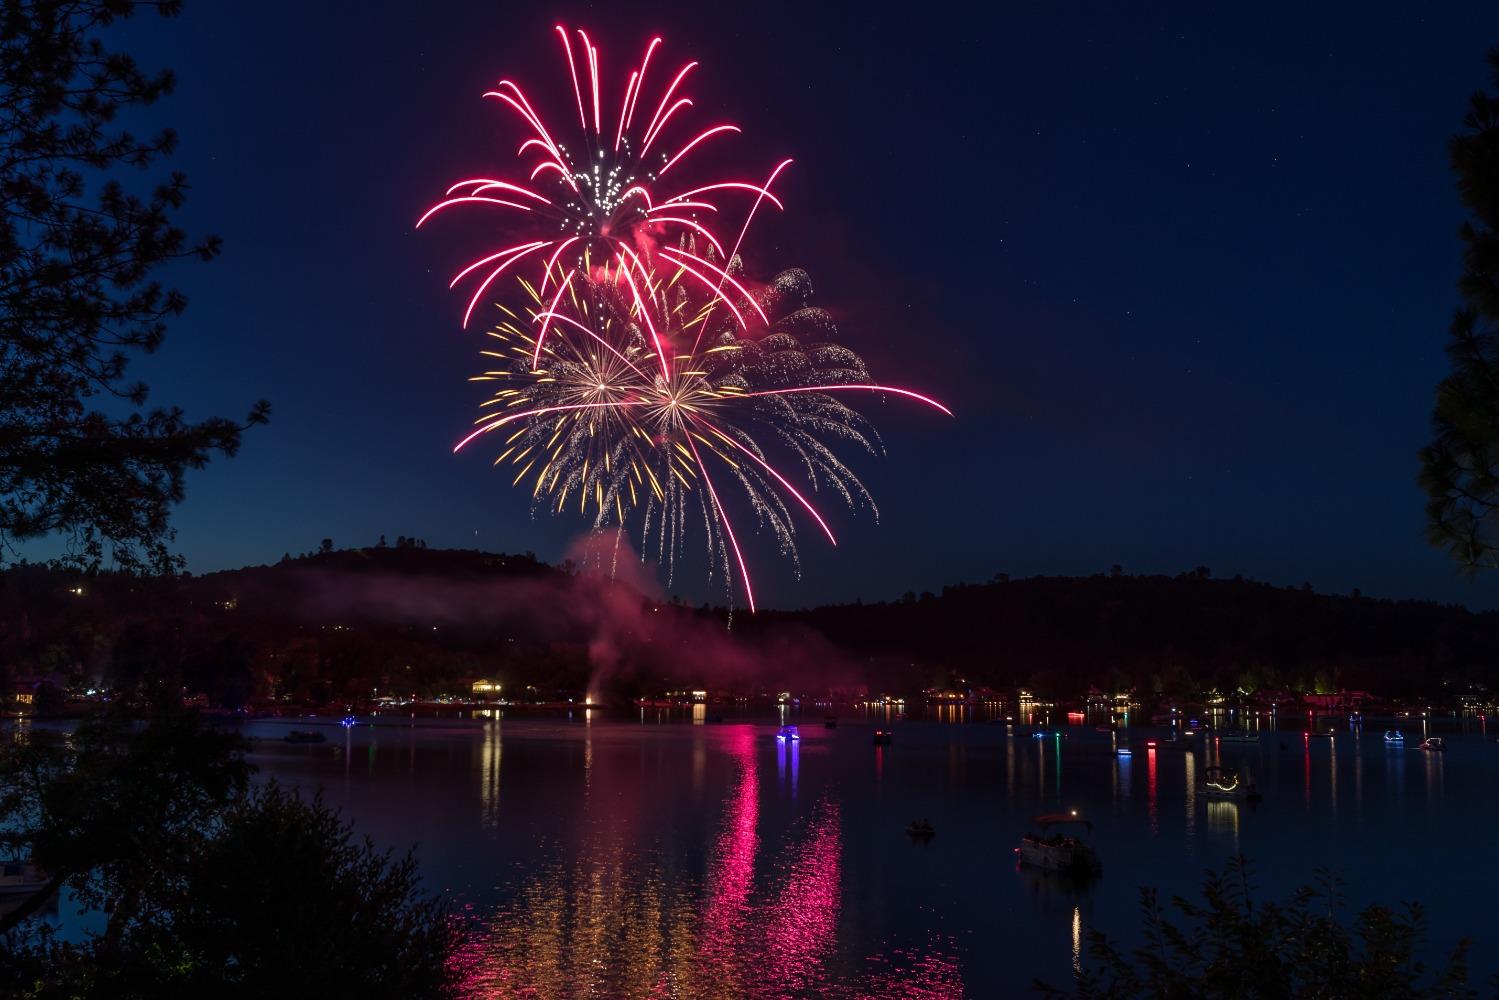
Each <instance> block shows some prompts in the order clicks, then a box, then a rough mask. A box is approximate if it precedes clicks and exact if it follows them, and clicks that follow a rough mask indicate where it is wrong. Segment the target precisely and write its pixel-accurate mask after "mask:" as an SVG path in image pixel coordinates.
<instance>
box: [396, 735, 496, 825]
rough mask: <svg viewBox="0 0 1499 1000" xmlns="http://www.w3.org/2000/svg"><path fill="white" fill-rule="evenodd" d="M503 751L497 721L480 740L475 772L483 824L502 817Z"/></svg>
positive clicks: (480, 816) (491, 822)
mask: <svg viewBox="0 0 1499 1000" xmlns="http://www.w3.org/2000/svg"><path fill="white" fill-rule="evenodd" d="M413 746H414V740H413ZM503 751H504V741H503V740H502V739H501V738H500V724H499V723H498V722H495V723H491V724H489V725H487V726H485V727H484V738H483V739H482V740H480V741H479V745H478V754H479V766H478V767H477V768H475V773H476V774H477V775H478V776H479V823H480V825H481V826H486V827H492V826H494V825H495V824H496V823H498V822H499V819H500V758H501V756H502V754H503Z"/></svg>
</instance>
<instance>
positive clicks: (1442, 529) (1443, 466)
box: [1420, 47, 1499, 573]
mask: <svg viewBox="0 0 1499 1000" xmlns="http://www.w3.org/2000/svg"><path fill="white" fill-rule="evenodd" d="M1488 63H1489V69H1490V72H1491V73H1492V75H1493V82H1494V85H1495V86H1496V87H1499V47H1496V48H1494V49H1492V50H1490V52H1489V54H1488ZM1448 153H1449V156H1450V159H1451V162H1452V169H1453V171H1454V172H1455V173H1456V174H1457V188H1458V192H1459V193H1460V194H1461V195H1462V199H1463V203H1464V204H1465V205H1467V206H1468V209H1469V210H1470V211H1471V212H1472V214H1473V217H1472V218H1471V219H1470V220H1469V221H1468V222H1466V223H1464V224H1463V227H1462V229H1461V231H1460V235H1461V237H1462V241H1463V244H1464V250H1463V275H1462V277H1461V279H1459V281H1458V289H1459V291H1460V292H1461V293H1462V297H1463V305H1462V306H1461V307H1460V308H1459V309H1458V310H1457V313H1456V315H1454V316H1453V318H1452V325H1451V328H1450V336H1451V339H1450V342H1449V343H1448V345H1447V356H1448V357H1449V358H1450V359H1451V362H1452V373H1451V374H1450V375H1448V376H1447V377H1446V378H1444V379H1442V381H1441V382H1440V383H1438V385H1437V390H1436V405H1435V408H1434V410H1433V412H1432V420H1431V422H1432V430H1433V434H1434V440H1433V441H1432V443H1431V444H1429V445H1427V446H1426V447H1425V448H1423V449H1422V450H1421V474H1420V482H1421V486H1422V488H1423V489H1425V491H1426V495H1427V503H1426V534H1427V538H1428V539H1429V540H1430V541H1431V543H1432V544H1433V545H1436V546H1438V547H1439V548H1442V549H1445V550H1446V551H1447V552H1448V553H1449V554H1450V555H1451V556H1452V558H1453V559H1455V560H1456V561H1457V562H1458V564H1459V565H1460V566H1461V567H1462V568H1463V569H1464V570H1466V571H1467V572H1470V573H1472V572H1476V571H1478V570H1480V569H1492V568H1494V567H1495V566H1499V551H1496V548H1495V546H1496V544H1499V536H1496V531H1499V514H1496V511H1499V342H1496V340H1495V324H1496V322H1499V233H1496V229H1499V98H1496V97H1491V96H1489V95H1488V94H1486V93H1484V92H1483V91H1479V92H1477V93H1475V94H1474V95H1473V96H1472V97H1471V98H1470V99H1469V105H1468V114H1467V116H1466V117H1465V118H1464V119H1463V131H1461V132H1459V133H1458V134H1457V135H1455V136H1453V137H1452V140H1451V142H1450V144H1449V146H1448Z"/></svg>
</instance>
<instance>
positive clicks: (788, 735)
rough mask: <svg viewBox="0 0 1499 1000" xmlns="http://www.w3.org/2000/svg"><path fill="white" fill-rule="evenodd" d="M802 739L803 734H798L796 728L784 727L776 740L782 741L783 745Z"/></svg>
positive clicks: (777, 734)
mask: <svg viewBox="0 0 1499 1000" xmlns="http://www.w3.org/2000/svg"><path fill="white" fill-rule="evenodd" d="M801 738H802V736H801V733H798V732H797V731H796V727H795V726H782V727H781V731H780V732H779V733H776V739H778V740H780V741H781V742H782V743H794V742H795V741H797V740H799V739H801Z"/></svg>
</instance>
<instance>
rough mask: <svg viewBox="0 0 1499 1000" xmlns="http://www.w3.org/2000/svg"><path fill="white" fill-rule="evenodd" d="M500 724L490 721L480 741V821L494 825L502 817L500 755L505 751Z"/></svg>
mask: <svg viewBox="0 0 1499 1000" xmlns="http://www.w3.org/2000/svg"><path fill="white" fill-rule="evenodd" d="M503 748H504V747H503V740H501V738H500V724H499V723H498V722H493V723H490V724H489V725H486V726H485V727H484V738H483V739H482V740H481V741H480V742H479V746H478V753H479V766H478V767H477V768H476V769H475V771H476V773H477V774H478V775H479V823H480V825H482V826H484V827H486V828H487V827H492V826H494V825H495V824H496V823H498V822H499V819H500V756H501V753H502V751H503Z"/></svg>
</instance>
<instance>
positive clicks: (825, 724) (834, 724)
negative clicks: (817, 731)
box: [822, 715, 838, 729]
mask: <svg viewBox="0 0 1499 1000" xmlns="http://www.w3.org/2000/svg"><path fill="white" fill-rule="evenodd" d="M822 728H824V729H837V728H838V716H836V715H829V716H827V717H826V718H825V719H823V720H822Z"/></svg>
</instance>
